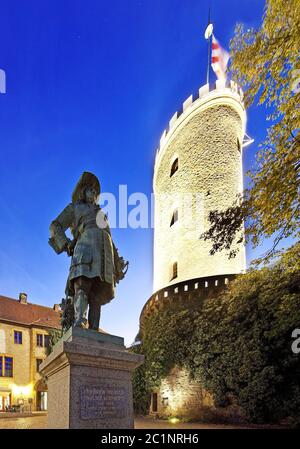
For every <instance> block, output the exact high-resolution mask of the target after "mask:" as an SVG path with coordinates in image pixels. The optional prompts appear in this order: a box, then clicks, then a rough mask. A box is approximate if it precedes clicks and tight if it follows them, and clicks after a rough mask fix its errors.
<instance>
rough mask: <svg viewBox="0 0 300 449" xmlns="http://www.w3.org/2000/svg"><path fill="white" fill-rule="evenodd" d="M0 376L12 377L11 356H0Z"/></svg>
mask: <svg viewBox="0 0 300 449" xmlns="http://www.w3.org/2000/svg"><path fill="white" fill-rule="evenodd" d="M0 377H13V358H12V357H7V356H3V355H1V356H0Z"/></svg>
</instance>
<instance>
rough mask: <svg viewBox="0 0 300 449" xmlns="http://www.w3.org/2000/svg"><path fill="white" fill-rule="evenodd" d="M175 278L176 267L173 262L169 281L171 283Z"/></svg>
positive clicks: (175, 263)
mask: <svg viewBox="0 0 300 449" xmlns="http://www.w3.org/2000/svg"><path fill="white" fill-rule="evenodd" d="M177 276H178V266H177V262H174V263H173V264H172V267H171V279H170V280H171V281H173V279H176V278H177Z"/></svg>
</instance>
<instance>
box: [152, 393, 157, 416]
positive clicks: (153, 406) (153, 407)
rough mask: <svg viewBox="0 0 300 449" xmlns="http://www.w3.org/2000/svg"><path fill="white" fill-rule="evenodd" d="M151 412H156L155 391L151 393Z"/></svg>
mask: <svg viewBox="0 0 300 449" xmlns="http://www.w3.org/2000/svg"><path fill="white" fill-rule="evenodd" d="M152 412H157V393H152Z"/></svg>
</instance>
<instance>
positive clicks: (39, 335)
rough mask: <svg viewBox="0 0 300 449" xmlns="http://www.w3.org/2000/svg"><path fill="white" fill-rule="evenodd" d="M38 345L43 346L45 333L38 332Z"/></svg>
mask: <svg viewBox="0 0 300 449" xmlns="http://www.w3.org/2000/svg"><path fill="white" fill-rule="evenodd" d="M36 345H37V346H39V347H41V348H42V347H43V334H36Z"/></svg>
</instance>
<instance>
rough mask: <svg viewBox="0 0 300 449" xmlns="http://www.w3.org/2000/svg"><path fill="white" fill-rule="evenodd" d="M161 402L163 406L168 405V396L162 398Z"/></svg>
mask: <svg viewBox="0 0 300 449" xmlns="http://www.w3.org/2000/svg"><path fill="white" fill-rule="evenodd" d="M161 403H162V405H163V406H164V407H168V405H169V398H162V401H161Z"/></svg>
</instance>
